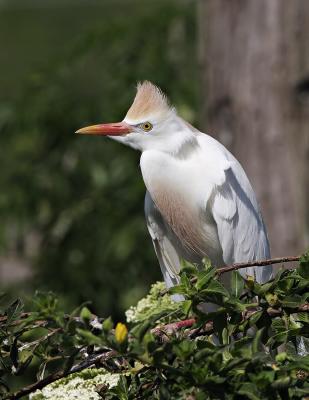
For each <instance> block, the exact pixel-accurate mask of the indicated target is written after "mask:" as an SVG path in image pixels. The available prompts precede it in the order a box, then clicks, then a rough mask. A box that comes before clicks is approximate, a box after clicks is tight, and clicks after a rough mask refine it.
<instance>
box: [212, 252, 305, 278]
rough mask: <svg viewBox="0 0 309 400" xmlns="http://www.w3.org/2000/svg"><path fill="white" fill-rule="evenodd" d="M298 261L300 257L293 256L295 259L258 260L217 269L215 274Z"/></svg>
mask: <svg viewBox="0 0 309 400" xmlns="http://www.w3.org/2000/svg"><path fill="white" fill-rule="evenodd" d="M299 260H300V256H295V257H279V258H269V259H267V260H258V261H250V262H245V263H237V264H232V265H228V266H226V267H223V268H219V269H218V270H217V274H218V275H221V274H224V273H226V272H230V271H236V270H238V269H241V268H248V267H263V266H267V265H272V264H280V263H286V262H294V261H299Z"/></svg>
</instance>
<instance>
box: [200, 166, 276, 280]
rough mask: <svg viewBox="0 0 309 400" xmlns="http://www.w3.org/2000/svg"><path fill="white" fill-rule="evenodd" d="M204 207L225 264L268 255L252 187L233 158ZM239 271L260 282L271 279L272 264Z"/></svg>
mask: <svg viewBox="0 0 309 400" xmlns="http://www.w3.org/2000/svg"><path fill="white" fill-rule="evenodd" d="M207 208H208V212H211V213H212V215H213V218H214V220H215V222H216V225H217V230H218V237H219V241H220V244H221V248H222V251H223V260H224V262H225V264H227V265H229V264H233V263H235V262H247V261H248V262H249V261H254V260H259V259H266V258H269V257H270V251H269V243H268V239H267V234H266V230H265V226H264V223H263V219H262V216H261V214H260V211H259V207H258V204H257V201H256V198H255V195H254V192H253V189H252V187H251V185H250V183H249V180H248V178H247V176H246V175H245V173H244V171H243V169H242V167H241V166H240V164H239V163H238V162H237V161H236V160H232V161H231V163H230V167H229V168H227V169H226V170H225V180H224V182H223V183H222V184H221V185H219V186H216V187H214V189H213V191H212V194H211V196H210V197H209V199H208V202H207ZM240 273H241V274H242V275H243V276H246V275H250V276H254V277H255V279H256V280H257V281H258V282H260V283H263V282H267V281H268V280H269V279H271V276H272V267H268V266H267V267H250V268H246V269H242V270H240Z"/></svg>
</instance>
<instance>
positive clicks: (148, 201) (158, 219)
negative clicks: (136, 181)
mask: <svg viewBox="0 0 309 400" xmlns="http://www.w3.org/2000/svg"><path fill="white" fill-rule="evenodd" d="M145 216H146V222H147V227H148V231H149V233H150V236H151V238H152V242H153V246H154V249H155V252H156V255H157V257H158V260H159V263H160V267H161V271H162V274H163V277H164V281H165V283H166V286H167V287H168V288H169V287H172V286H175V285H177V284H178V283H179V275H178V274H179V271H180V262H181V260H180V255H179V252H178V251H177V244H176V243H175V237H174V236H175V235H174V234H173V233H172V232H171V230H170V228H169V226H168V225H167V224H166V223H165V221H164V219H163V217H162V215H161V213H160V211H159V210H158V209H157V207H156V205H155V204H154V202H153V200H152V198H151V196H150V194H149V192H148V191H147V192H146V196H145ZM176 240H177V239H176ZM172 297H173V299H174V300H175V301H180V300H183V298H182V296H180V295H173V296H172Z"/></svg>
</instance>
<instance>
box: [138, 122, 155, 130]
mask: <svg viewBox="0 0 309 400" xmlns="http://www.w3.org/2000/svg"><path fill="white" fill-rule="evenodd" d="M140 127H141V128H142V129H143V130H144V131H145V132H149V131H151V129H152V124H151V123H150V122H144V123H143V124H141V125H140Z"/></svg>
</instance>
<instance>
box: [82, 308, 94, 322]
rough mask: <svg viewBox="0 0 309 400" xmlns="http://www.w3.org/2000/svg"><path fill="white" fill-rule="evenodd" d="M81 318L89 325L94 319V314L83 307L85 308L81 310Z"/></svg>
mask: <svg viewBox="0 0 309 400" xmlns="http://www.w3.org/2000/svg"><path fill="white" fill-rule="evenodd" d="M79 316H80V318H81V320H82V321H84V322H86V323H88V322H89V321H90V320H91V318H92V313H91V311H90V310H89V308H87V307H83V308H82V309H81V312H80V314H79Z"/></svg>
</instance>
